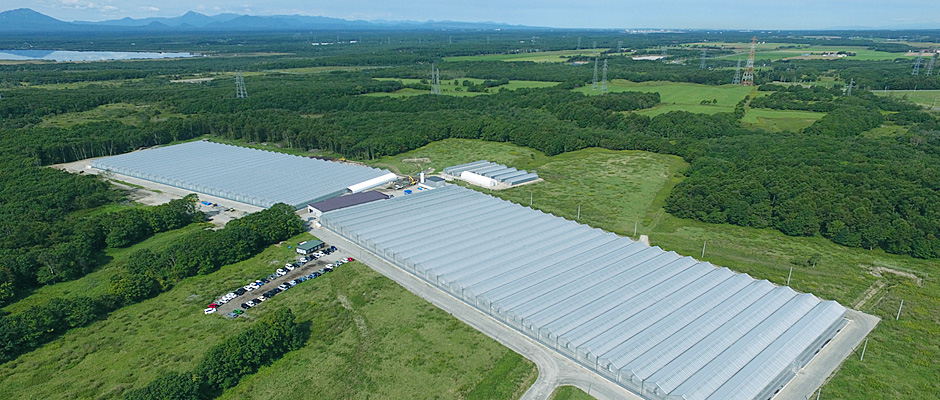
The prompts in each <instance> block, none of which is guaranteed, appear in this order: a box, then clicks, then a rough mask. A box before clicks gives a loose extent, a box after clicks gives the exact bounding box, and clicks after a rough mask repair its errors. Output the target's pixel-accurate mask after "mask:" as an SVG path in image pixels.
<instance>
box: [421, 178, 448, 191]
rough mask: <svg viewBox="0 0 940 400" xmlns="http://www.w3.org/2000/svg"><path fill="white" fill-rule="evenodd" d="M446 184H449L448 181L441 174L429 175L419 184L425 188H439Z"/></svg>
mask: <svg viewBox="0 0 940 400" xmlns="http://www.w3.org/2000/svg"><path fill="white" fill-rule="evenodd" d="M445 184H447V181H446V180H444V178H441V177H439V176H429V177H427V178H425V179H424V182H421V183H419V184H418V186H422V187H424V188H425V189H437V188H442V187H444V185H445Z"/></svg>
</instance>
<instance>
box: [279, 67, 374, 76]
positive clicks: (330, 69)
mask: <svg viewBox="0 0 940 400" xmlns="http://www.w3.org/2000/svg"><path fill="white" fill-rule="evenodd" d="M366 68H376V67H340V66H328V67H303V68H285V69H269V70H265V71H264V72H275V73H282V74H295V75H304V74H319V73H323V72H333V71H361V70H363V69H366Z"/></svg>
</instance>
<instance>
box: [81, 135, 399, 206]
mask: <svg viewBox="0 0 940 400" xmlns="http://www.w3.org/2000/svg"><path fill="white" fill-rule="evenodd" d="M91 166H92V167H93V168H97V169H100V170H103V171H111V172H114V173H117V174H121V175H126V176H130V177H134V178H138V179H143V180H147V181H151V182H156V183H160V184H164V185H168V186H173V187H177V188H181V189H185V190H191V191H193V192H196V193H202V194H207V195H211V196H216V197H221V198H223V199H229V200H233V201H238V202H241V203H246V204H251V205H254V206H258V207H265V208H267V207H270V206H272V205H274V204H277V203H285V204H289V205H291V206H294V208H297V209H300V208H303V207H306V206H307V204H310V203H314V202H317V201H321V200H325V199H329V198H333V197H337V196H341V195H343V194H345V193H358V192H362V191H364V190H367V189H371V188H373V187H376V186H379V185H382V184H385V183H388V182H391V181H394V180H395V179H396V178H397V177H396V176H395V174H393V173H391V172H389V171H386V170H382V169H377V168H370V167H364V166H359V165H352V164H347V163H340V162H333V161H324V160H318V159H313V158H308V157H301V156H294V155H290V154H284V153H276V152H272V151H265V150H258V149H251V148H247V147H239V146H232V145H227V144H221V143H213V142H207V141H195V142H188V143H182V144H177V145H172V146H166V147H158V148H153V149H147V150H141V151H135V152H132V153H127V154H121V155H117V156H113V157H106V158H102V159H98V160H95V161H93V162H92V163H91Z"/></svg>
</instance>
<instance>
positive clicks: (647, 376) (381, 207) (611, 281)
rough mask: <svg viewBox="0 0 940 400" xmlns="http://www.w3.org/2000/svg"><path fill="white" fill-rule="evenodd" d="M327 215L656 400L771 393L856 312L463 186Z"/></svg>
mask: <svg viewBox="0 0 940 400" xmlns="http://www.w3.org/2000/svg"><path fill="white" fill-rule="evenodd" d="M461 172H462V171H461ZM416 215H420V216H421V218H420V220H421V223H420V224H417V223H414V220H415V216H416ZM320 222H321V223H322V224H323V227H324V228H326V229H329V230H331V231H333V232H336V233H337V234H339V235H340V236H342V237H344V238H346V239H347V240H349V241H351V242H353V243H356V244H358V245H359V246H362V247H363V248H364V249H367V250H368V251H370V252H372V253H373V254H376V255H378V256H379V257H382V258H384V259H385V260H386V261H388V262H390V263H392V264H393V265H396V266H398V268H401V269H403V270H405V271H407V272H409V273H411V274H413V275H415V276H417V277H418V278H421V279H423V280H424V281H426V282H428V283H429V284H431V285H433V286H435V287H437V288H439V289H441V290H442V291H444V292H447V293H449V294H450V295H452V296H454V297H456V298H458V299H460V300H462V301H463V302H465V303H467V304H468V305H470V306H473V307H475V308H477V309H479V310H480V311H482V312H484V313H486V314H488V315H490V316H491V317H493V318H495V319H497V320H499V321H502V322H504V323H505V324H507V325H509V326H510V327H512V328H514V329H516V330H518V331H519V332H521V333H522V334H525V335H527V336H529V337H531V338H532V339H534V340H537V341H539V342H541V343H542V344H544V345H545V346H547V347H549V348H551V349H554V350H555V351H557V352H558V353H560V354H561V355H564V356H566V357H568V358H570V359H573V360H575V361H577V362H579V363H580V364H582V365H584V366H585V367H587V368H588V369H590V370H593V371H595V372H597V373H598V374H599V375H601V376H604V377H605V378H607V379H609V380H611V381H613V382H616V383H617V384H619V385H621V386H623V387H624V388H626V389H628V390H630V391H632V392H634V393H637V394H639V395H640V396H642V397H644V398H647V399H656V400H660V399H662V400H666V399H684V400H698V399H716V400H717V399H722V400H724V399H768V398H771V397H773V396H774V395H775V393H777V391H779V390H780V389H781V388H783V387H784V386H785V385H786V384H787V383H788V382H789V381H790V380H791V379H792V378H793V377H794V376H796V373H797V372H798V371H799V370H800V369H801V368H802V367H804V366H805V365H806V364H807V363H809V362H810V360H812V359H813V357H814V356H815V355H816V354H817V353H818V352H819V351H820V350H821V349H822V348H823V347H824V346H826V344H827V343H829V341H830V340H831V339H832V338H833V337H835V336H836V334H837V333H838V332H840V331H841V330H842V328H843V327H844V326H845V324H846V323H847V321H848V320H847V319H846V318H845V316H846V313H847V311H848V310H847V309H846V308H845V307H843V306H842V305H840V304H838V303H836V302H834V301H824V300H821V299H819V298H817V297H815V296H813V295H811V294H806V293H798V292H796V291H794V290H793V289H791V288H790V287H787V286H777V285H774V284H773V283H771V282H768V281H766V280H757V279H754V278H752V277H751V276H749V275H747V274H741V273H736V272H734V271H731V270H729V269H727V268H721V267H716V266H714V265H712V264H710V263H708V262H702V261H698V260H695V259H693V258H692V257H683V256H681V255H679V254H676V253H675V252H671V251H664V250H662V249H660V248H659V247H650V246H648V245H645V244H643V243H640V242H634V241H633V240H631V239H629V238H626V237H621V236H618V235H616V234H613V233H609V232H604V231H602V230H600V229H596V228H591V227H589V226H586V225H581V224H578V223H576V222H574V221H569V220H565V219H563V218H559V217H556V216H553V215H551V214H545V213H543V212H541V211H537V210H533V209H530V208H527V207H523V206H521V205H518V204H514V203H510V202H508V201H504V200H500V199H497V198H494V197H492V196H489V195H486V194H483V193H480V192H477V191H474V190H470V189H466V188H462V187H459V186H456V185H447V186H444V187H442V188H440V189H435V190H429V191H423V192H419V193H416V194H414V195H411V196H402V197H396V198H392V199H389V200H383V201H376V202H371V203H367V204H361V205H358V206H355V207H350V208H344V209H339V210H334V211H329V212H326V213H324V214H323V215H322V216H321V218H320ZM480 249H487V250H486V251H485V252H481V251H480Z"/></svg>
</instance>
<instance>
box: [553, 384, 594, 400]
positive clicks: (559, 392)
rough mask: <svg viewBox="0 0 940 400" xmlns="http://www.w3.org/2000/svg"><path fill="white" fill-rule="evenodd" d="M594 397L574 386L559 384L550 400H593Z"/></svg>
mask: <svg viewBox="0 0 940 400" xmlns="http://www.w3.org/2000/svg"><path fill="white" fill-rule="evenodd" d="M593 399H594V397H592V396H591V395H589V394H587V393H584V391H583V390H581V389H578V388H576V387H574V386H559V387H557V388H555V391H554V392H552V396H551V397H549V400H593Z"/></svg>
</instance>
